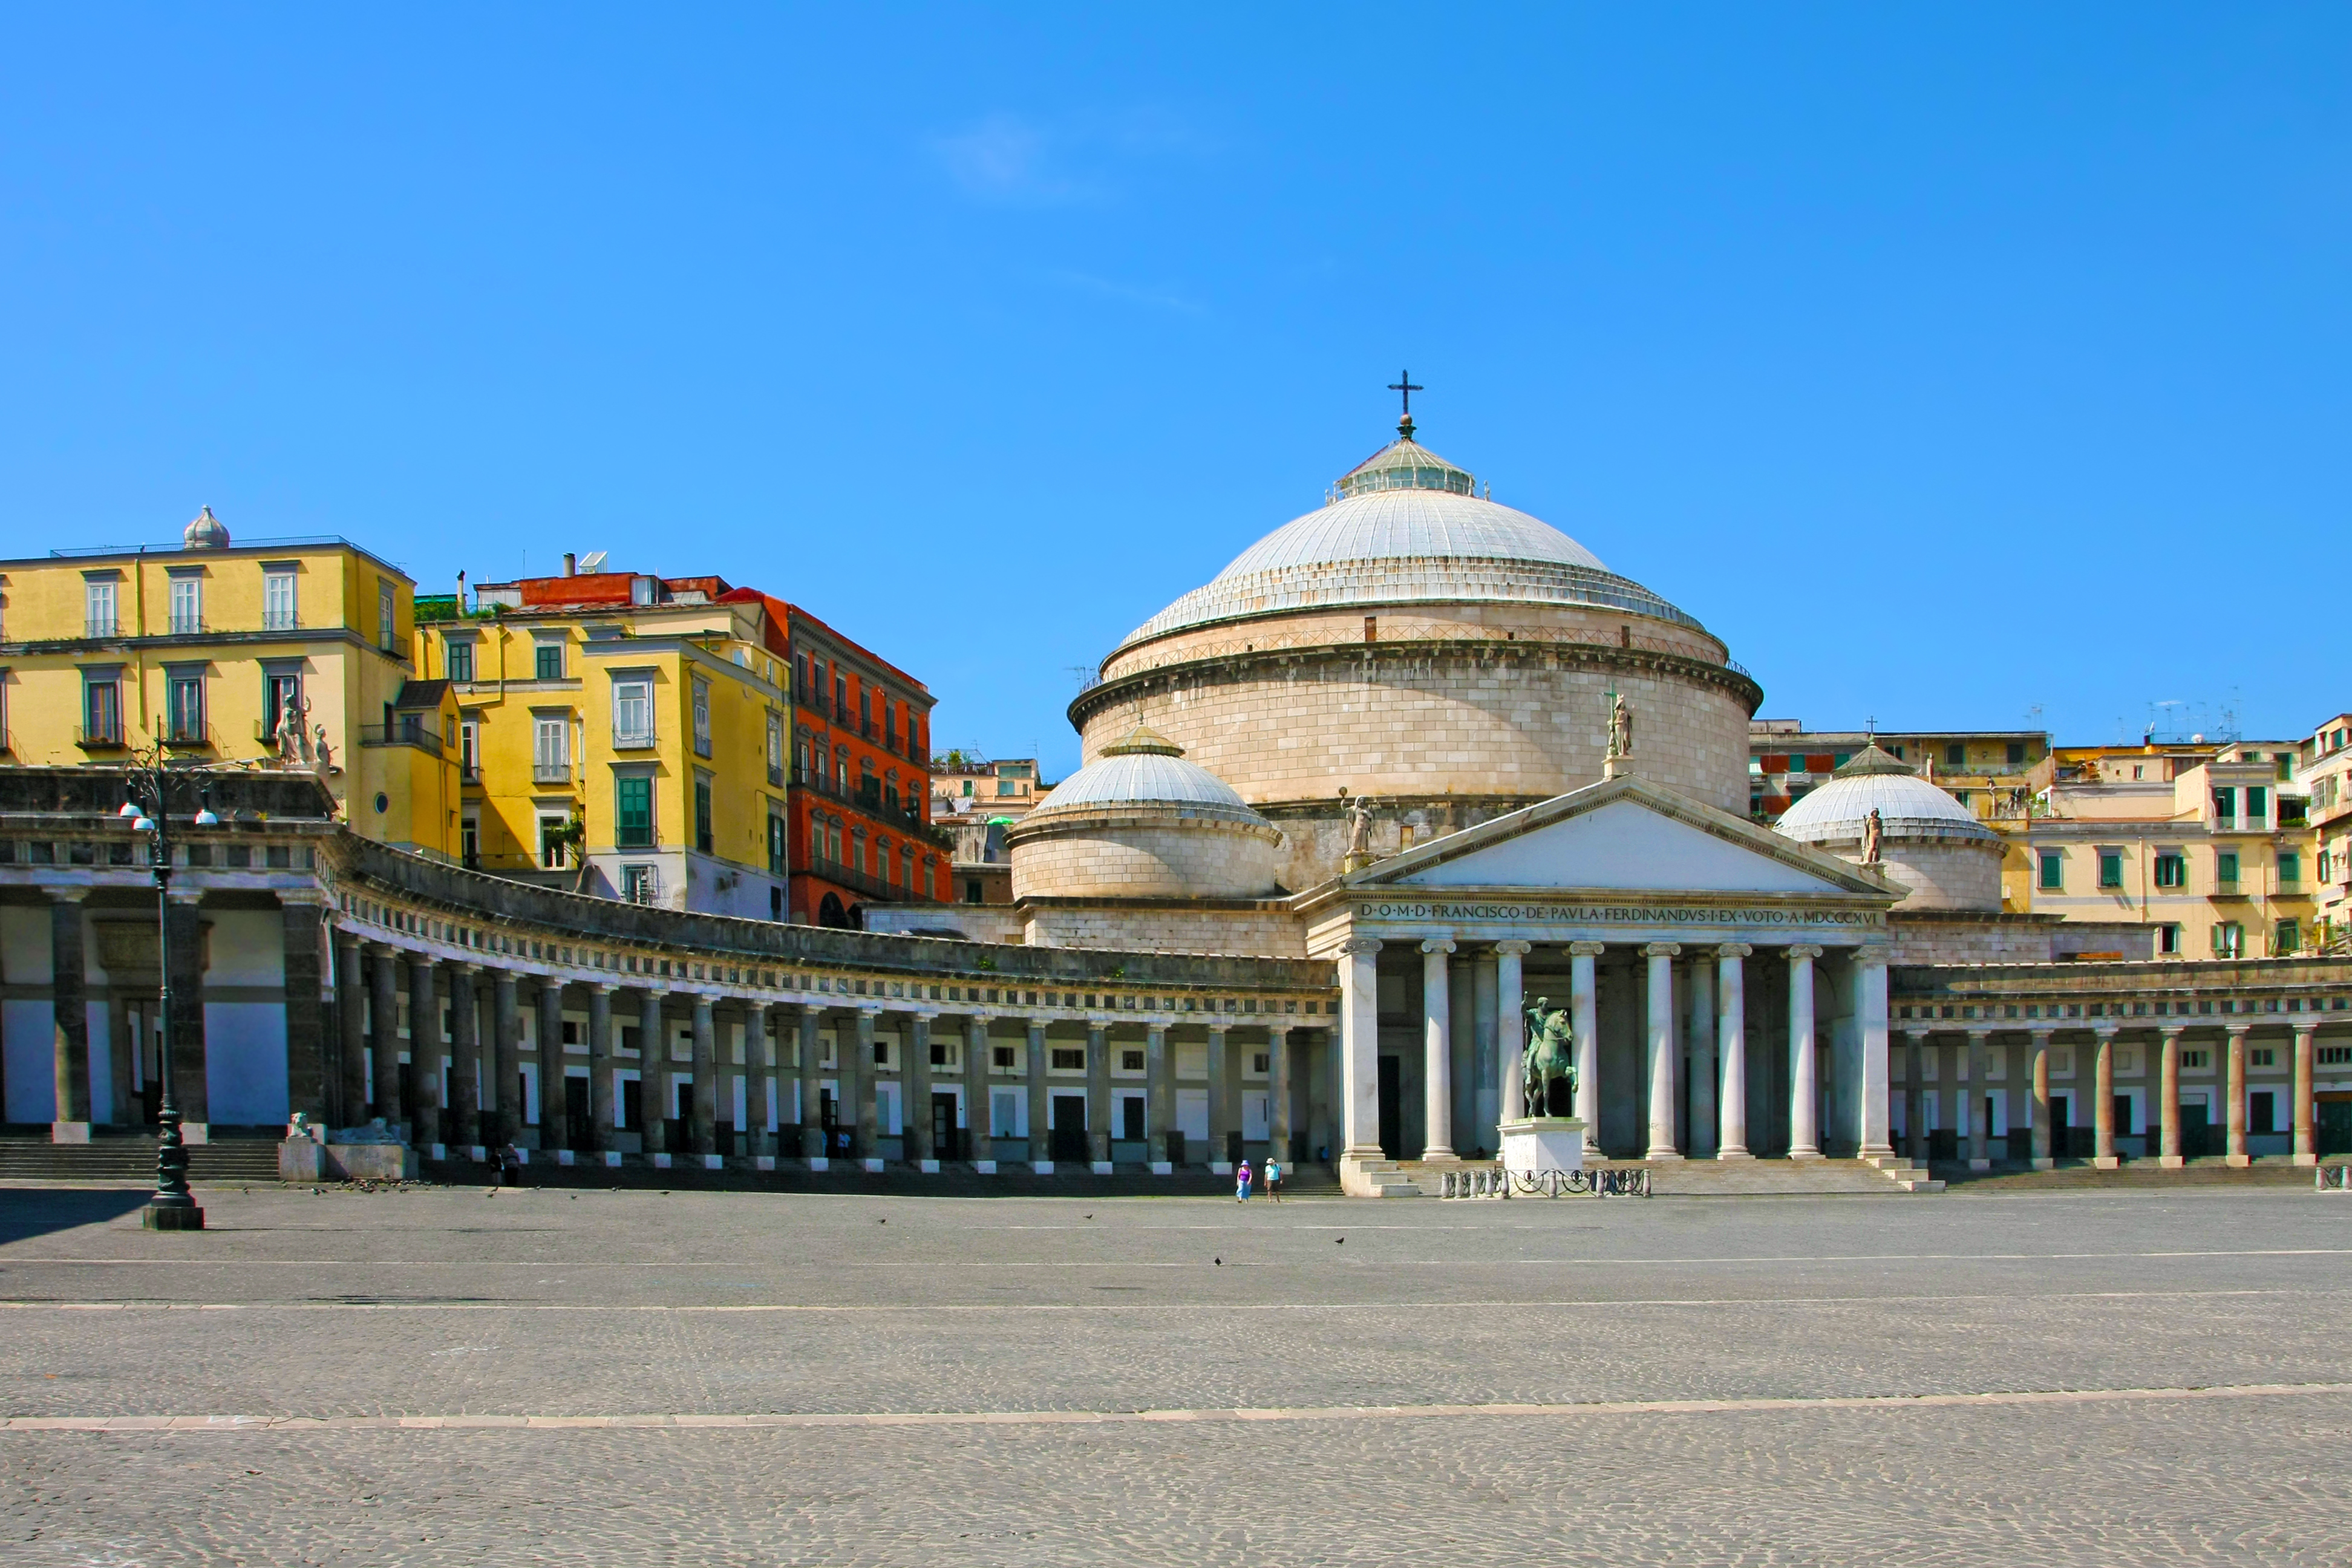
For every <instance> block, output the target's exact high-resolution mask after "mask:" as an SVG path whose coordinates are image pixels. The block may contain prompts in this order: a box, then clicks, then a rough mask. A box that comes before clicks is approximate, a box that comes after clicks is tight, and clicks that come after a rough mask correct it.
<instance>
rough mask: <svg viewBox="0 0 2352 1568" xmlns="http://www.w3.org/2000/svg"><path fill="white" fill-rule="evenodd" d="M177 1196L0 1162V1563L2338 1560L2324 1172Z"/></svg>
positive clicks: (2345, 1236) (2338, 1354) (2335, 1275)
mask: <svg viewBox="0 0 2352 1568" xmlns="http://www.w3.org/2000/svg"><path fill="white" fill-rule="evenodd" d="M135 1201H136V1199H135V1194H108V1193H102V1192H97V1191H60V1190H47V1191H38V1190H26V1189H19V1190H13V1191H6V1192H0V1302H5V1305H0V1324H5V1334H0V1415H5V1417H7V1418H9V1419H8V1421H7V1425H6V1428H5V1430H0V1499H5V1523H0V1554H5V1557H6V1558H7V1560H8V1561H10V1562H11V1563H28V1564H50V1563H100V1564H122V1565H128V1564H143V1563H184V1562H222V1563H230V1562H237V1563H247V1562H250V1563H259V1562H269V1563H483V1562H552V1563H623V1562H664V1563H667V1562H679V1563H908V1564H915V1563H923V1564H929V1563H1108V1562H1116V1563H1251V1564H1289V1563H1414V1564H1430V1563H1526V1562H1547V1563H1549V1562H1594V1563H1603V1562H1605V1563H1649V1562H1657V1563H1667V1562H1672V1563H1862V1562H1888V1563H1897V1562H1900V1563H1917V1562H1922V1561H1927V1560H1933V1561H1936V1562H1939V1563H2077V1562H2079V1563H2100V1564H2116V1563H2180V1562H2190V1563H2202V1562H2260V1563H2342V1562H2345V1561H2347V1559H2352V1354H2347V1338H2352V1310H2347V1309H2352V1199H2347V1198H2345V1197H2342V1196H2321V1195H2318V1194H2312V1193H2309V1192H2307V1191H2304V1192H2298V1191H2294V1190H2292V1189H2266V1190H2243V1189H2215V1188H2206V1189H2197V1190H2182V1191H2174V1192H2145V1191H2128V1192H2076V1193H2071V1194H2054V1193H2053V1194H1982V1195H1949V1196H1944V1197H1937V1198H1915V1199H1906V1198H1846V1199H1840V1198H1801V1199H1780V1198H1774V1199H1737V1198H1722V1199H1672V1198H1657V1199H1653V1200H1649V1201H1647V1202H1643V1201H1640V1200H1633V1199H1611V1200H1606V1201H1596V1200H1584V1201H1561V1202H1557V1203H1552V1202H1544V1201H1541V1200H1524V1201H1515V1202H1511V1203H1507V1204H1505V1203H1483V1204H1439V1203H1434V1202H1421V1203H1399V1204H1385V1205H1381V1204H1366V1203H1361V1202H1345V1201H1340V1200H1336V1199H1334V1200H1322V1201H1294V1202H1288V1203H1285V1204H1282V1205H1272V1204H1268V1203H1265V1202H1264V1201H1262V1200H1261V1201H1256V1202H1253V1203H1252V1204H1251V1205H1248V1206H1247V1207H1245V1208H1244V1207H1241V1206H1238V1205H1234V1203H1232V1202H1231V1201H1230V1200H1210V1199H1196V1198H1158V1199H1089V1200H1076V1201H1072V1200H1058V1199H1057V1200H1023V1199H1001V1200H987V1199H918V1198H895V1197H876V1198H866V1197H843V1196H799V1197H794V1196H777V1195H772V1194H748V1193H747V1194H687V1193H676V1194H667V1195H664V1194H658V1193H653V1192H620V1193H613V1192H580V1193H572V1192H566V1191H556V1190H551V1191H523V1192H501V1193H498V1194H495V1195H492V1194H489V1193H488V1190H486V1189H480V1188H474V1189H440V1190H410V1191H404V1192H386V1193H375V1194H360V1193H353V1192H346V1191H340V1190H333V1191H329V1192H326V1193H323V1194H318V1195H313V1194H311V1193H310V1191H309V1190H307V1189H299V1190H295V1191H291V1192H283V1191H279V1190H278V1189H275V1188H269V1189H262V1188H256V1189H253V1190H252V1191H251V1192H249V1193H247V1192H239V1191H237V1190H236V1189H227V1190H223V1189H214V1190H212V1191H210V1192H208V1193H206V1194H205V1202H206V1204H207V1206H208V1208H209V1211H210V1218H211V1221H212V1223H213V1225H214V1226H215V1228H214V1229H212V1230H210V1231H207V1232H205V1233H204V1234H202V1235H200V1236H168V1235H156V1234H151V1233H147V1232H144V1231H142V1230H140V1229H139V1228H138V1227H137V1218H136V1213H135V1209H134V1208H133V1206H132V1205H133V1204H135ZM1497 1406H1517V1407H1520V1408H1496V1407H1497ZM174 1418H177V1419H176V1420H174ZM166 1422H171V1423H173V1424H172V1425H170V1426H165V1425H164V1424H165V1423H166Z"/></svg>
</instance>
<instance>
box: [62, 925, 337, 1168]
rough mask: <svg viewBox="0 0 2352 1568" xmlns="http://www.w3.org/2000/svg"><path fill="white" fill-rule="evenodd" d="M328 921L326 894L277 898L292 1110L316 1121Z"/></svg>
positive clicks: (323, 1099)
mask: <svg viewBox="0 0 2352 1568" xmlns="http://www.w3.org/2000/svg"><path fill="white" fill-rule="evenodd" d="M326 922H327V909H326V897H325V895H324V894H322V893H320V892H317V891H315V890H311V889H302V890H299V891H298V890H295V889H288V890H287V891H285V892H282V893H280V894H279V895H278V931H279V933H280V934H279V942H280V943H281V947H280V951H281V952H282V953H283V955H284V957H283V960H282V962H283V963H284V965H285V968H284V972H283V973H284V977H285V991H286V1002H285V1006H286V1100H287V1109H288V1110H299V1111H301V1112H302V1113H303V1114H304V1115H306V1116H309V1117H310V1119H311V1120H313V1121H325V1120H326V1119H327V1010H326V1006H325V1002H324V997H325V994H326V985H325V979H326V977H325V976H324V975H323V974H321V973H320V970H321V969H322V968H323V967H324V964H325V958H326V940H325V939H326ZM84 1092H85V1093H87V1092H88V1091H87V1090H85V1091H84ZM87 1103H88V1102H87V1101H85V1102H84V1104H85V1109H86V1108H87Z"/></svg>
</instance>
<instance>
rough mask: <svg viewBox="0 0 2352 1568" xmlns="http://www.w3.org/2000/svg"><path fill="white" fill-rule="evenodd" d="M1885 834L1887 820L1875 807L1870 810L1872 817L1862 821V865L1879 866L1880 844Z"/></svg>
mask: <svg viewBox="0 0 2352 1568" xmlns="http://www.w3.org/2000/svg"><path fill="white" fill-rule="evenodd" d="M1885 833H1886V819H1885V817H1883V816H1879V815H1878V807H1876V806H1872V807H1871V808H1870V815H1869V816H1866V817H1864V818H1863V820H1862V863H1863V864H1864V865H1865V866H1875V865H1877V864H1878V842H1879V840H1880V839H1881V838H1882V837H1885Z"/></svg>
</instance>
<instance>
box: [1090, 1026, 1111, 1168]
mask: <svg viewBox="0 0 2352 1568" xmlns="http://www.w3.org/2000/svg"><path fill="white" fill-rule="evenodd" d="M1087 1144H1088V1145H1089V1150H1088V1152H1090V1153H1092V1154H1093V1155H1094V1167H1095V1174H1097V1175H1098V1176H1108V1174H1110V1036H1109V1031H1108V1027H1107V1026H1105V1025H1103V1024H1101V1023H1099V1022H1097V1023H1092V1024H1088V1025H1087Z"/></svg>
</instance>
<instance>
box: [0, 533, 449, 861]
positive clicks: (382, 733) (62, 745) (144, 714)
mask: <svg viewBox="0 0 2352 1568" xmlns="http://www.w3.org/2000/svg"><path fill="white" fill-rule="evenodd" d="M414 600H415V584H414V583H412V582H411V581H410V580H409V578H408V576H407V574H404V573H403V572H402V571H401V570H400V569H399V568H397V567H395V566H393V565H391V564H389V563H385V562H383V561H382V560H379V559H378V558H377V557H375V556H374V555H372V554H370V553H369V552H366V551H364V550H362V549H361V548H359V547H358V546H357V545H354V544H352V543H350V542H347V541H344V540H341V539H331V538H306V539H284V540H261V541H257V542H252V543H248V544H235V543H232V542H231V541H230V538H229V532H228V530H227V529H226V528H225V527H224V526H222V524H221V522H220V521H219V520H218V519H217V518H215V517H214V516H213V514H212V509H211V508H210V507H206V508H205V510H204V511H203V513H202V514H201V515H200V516H198V517H197V519H196V520H195V521H194V522H191V523H190V524H189V525H188V527H187V530H186V531H185V532H184V534H183V536H182V542H181V547H180V548H179V549H176V550H173V549H168V548H163V549H158V548H135V549H126V550H59V551H53V552H50V553H49V554H47V555H46V556H37V557H31V558H26V559H20V560H10V561H0V749H5V750H0V756H5V761H6V762H9V763H17V764H21V765H41V766H53V767H54V766H73V765H76V764H80V763H121V762H122V761H123V760H124V758H125V757H126V756H127V755H128V754H129V753H130V752H131V751H133V750H143V749H145V748H147V747H149V746H153V745H160V746H162V747H163V750H164V751H165V752H167V753H169V754H171V755H172V756H173V757H175V758H180V759H184V760H187V761H201V762H205V763H216V764H223V765H236V764H243V765H247V766H259V767H268V768H289V769H301V770H304V771H314V772H316V773H318V775H319V776H320V779H321V780H323V781H324V782H325V783H326V784H327V786H328V788H329V789H330V790H331V792H332V793H333V795H334V796H335V798H336V800H337V802H338V803H339V804H340V805H341V808H342V811H343V815H344V816H345V817H346V819H347V820H348V821H349V822H350V823H351V826H352V828H353V829H354V830H355V831H357V832H359V833H361V834H362V835H364V836H365V837H370V838H375V839H380V840H382V841H383V842H385V843H388V844H394V845H398V846H400V847H403V848H406V849H415V850H418V851H420V852H422V853H425V854H429V855H437V856H448V857H454V856H455V854H456V853H457V831H458V820H459V819H458V792H457V762H456V756H455V742H456V741H457V710H456V708H455V706H454V705H453V704H451V703H450V702H448V701H447V700H446V693H441V692H437V691H435V690H434V689H431V688H430V687H426V686H418V685H417V684H415V682H413V681H412V679H411V677H412V676H413V675H415V673H416V670H415V663H414V637H415V628H414V626H413V618H414V613H415V605H414Z"/></svg>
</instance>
